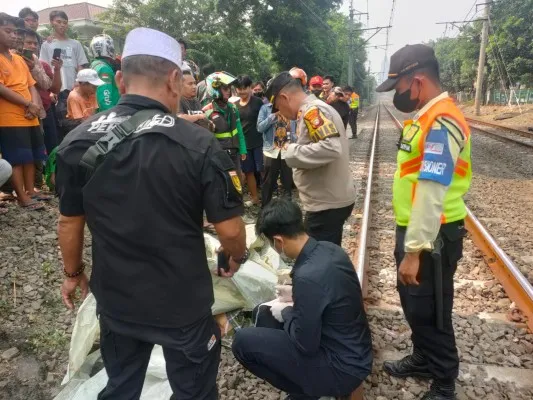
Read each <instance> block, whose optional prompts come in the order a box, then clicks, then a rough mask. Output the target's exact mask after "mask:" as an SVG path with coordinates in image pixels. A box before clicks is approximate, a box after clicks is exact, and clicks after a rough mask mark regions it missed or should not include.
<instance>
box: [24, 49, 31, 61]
mask: <svg viewBox="0 0 533 400" xmlns="http://www.w3.org/2000/svg"><path fill="white" fill-rule="evenodd" d="M22 57H24V58H25V59H27V60H29V61H33V51H31V50H28V49H24V50H22Z"/></svg>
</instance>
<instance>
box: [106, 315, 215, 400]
mask: <svg viewBox="0 0 533 400" xmlns="http://www.w3.org/2000/svg"><path fill="white" fill-rule="evenodd" d="M112 322H113V321H109V320H108V319H107V318H106V317H104V316H102V315H100V351H101V353H102V358H103V360H104V366H105V369H106V372H107V375H108V377H109V380H108V382H107V386H106V387H105V388H104V390H102V391H101V392H100V394H99V395H98V397H97V400H137V399H139V398H140V396H141V392H142V388H143V384H144V378H145V375H146V370H147V368H148V362H149V361H150V354H151V353H152V349H153V347H154V341H159V339H162V341H163V343H165V344H163V354H164V356H165V362H166V370H167V375H168V380H169V382H170V387H171V388H172V391H173V393H174V395H173V397H172V398H175V399H177V400H216V399H218V393H217V387H216V378H217V373H218V364H219V362H220V349H221V347H220V330H219V329H218V326H217V325H216V322H215V320H214V319H213V317H212V316H209V317H208V318H204V319H202V320H200V321H198V322H196V323H195V324H193V325H191V326H188V327H187V328H186V329H158V328H153V327H149V328H145V329H144V328H143V327H140V326H138V325H134V324H132V325H131V326H130V327H128V324H125V323H123V322H120V325H121V330H122V332H126V333H128V334H127V335H126V334H124V333H117V332H116V331H115V330H113V329H112V328H115V326H113V324H114V323H112ZM124 327H126V328H125V330H124V329H123V328H124ZM128 331H130V332H128ZM151 337H153V338H154V340H153V341H147V339H148V338H151ZM160 344H161V343H160Z"/></svg>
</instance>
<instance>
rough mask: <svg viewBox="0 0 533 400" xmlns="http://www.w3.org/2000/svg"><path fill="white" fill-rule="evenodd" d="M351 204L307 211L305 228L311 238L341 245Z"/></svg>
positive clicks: (351, 207) (350, 213) (350, 212)
mask: <svg viewBox="0 0 533 400" xmlns="http://www.w3.org/2000/svg"><path fill="white" fill-rule="evenodd" d="M353 206H354V205H353V204H352V205H349V206H347V207H343V208H333V209H330V210H324V211H316V212H307V214H306V216H305V230H306V231H307V234H308V235H309V236H311V237H312V238H313V239H316V240H318V241H324V242H331V243H335V244H336V245H339V246H341V245H342V232H343V229H344V223H345V222H346V220H347V219H348V217H350V215H352V210H353Z"/></svg>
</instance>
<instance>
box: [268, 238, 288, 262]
mask: <svg viewBox="0 0 533 400" xmlns="http://www.w3.org/2000/svg"><path fill="white" fill-rule="evenodd" d="M272 247H274V250H276V246H272ZM276 252H277V250H276ZM279 256H280V258H281V259H282V260H283V262H285V263H287V262H290V261H292V258H290V257H289V256H288V255H287V254H285V249H284V248H283V242H282V243H281V252H280V253H279Z"/></svg>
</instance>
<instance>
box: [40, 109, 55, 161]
mask: <svg viewBox="0 0 533 400" xmlns="http://www.w3.org/2000/svg"><path fill="white" fill-rule="evenodd" d="M54 108H55V107H54V105H53V104H52V106H51V107H50V108H49V109H48V111H47V112H46V118H45V119H43V120H42V123H43V131H44V145H45V147H46V153H47V154H48V155H50V153H51V152H52V150H54V149H55V148H56V147H57V145H58V139H57V124H56V115H55V111H54Z"/></svg>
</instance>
